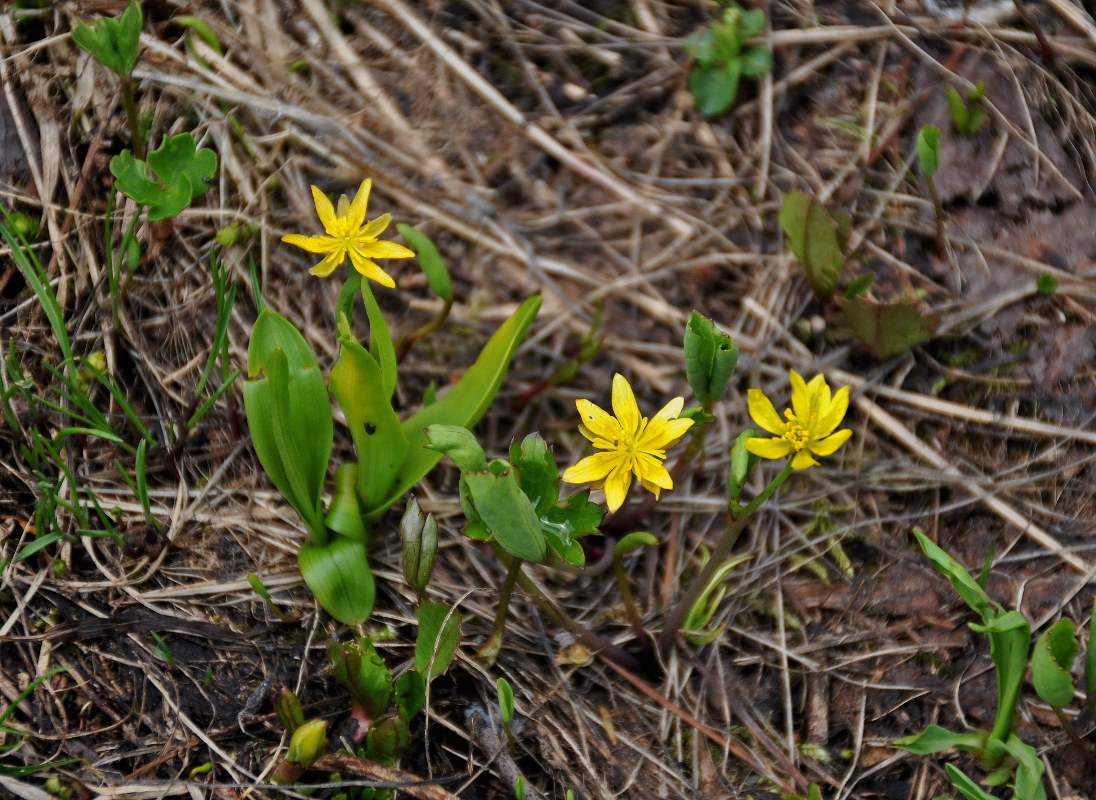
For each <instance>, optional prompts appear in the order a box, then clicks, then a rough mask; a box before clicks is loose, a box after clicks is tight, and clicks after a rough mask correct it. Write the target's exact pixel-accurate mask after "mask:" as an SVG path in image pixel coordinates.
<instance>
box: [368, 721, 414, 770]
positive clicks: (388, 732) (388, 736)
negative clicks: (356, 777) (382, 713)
mask: <svg viewBox="0 0 1096 800" xmlns="http://www.w3.org/2000/svg"><path fill="white" fill-rule="evenodd" d="M410 742H411V730H410V729H409V728H408V727H407V723H406V722H404V721H403V719H401V718H400V717H393V716H386V717H382V718H381V719H379V720H377V721H376V722H374V723H373V725H372V726H371V727H370V728H369V733H367V734H366V736H365V755H366V758H368V759H369V760H371V761H376V762H377V763H379V764H391V763H393V761H394V760H395V758H396V756H398V755H399V754H400V753H402V752H403V751H404V750H405V749H407V745H408V744H409V743H410Z"/></svg>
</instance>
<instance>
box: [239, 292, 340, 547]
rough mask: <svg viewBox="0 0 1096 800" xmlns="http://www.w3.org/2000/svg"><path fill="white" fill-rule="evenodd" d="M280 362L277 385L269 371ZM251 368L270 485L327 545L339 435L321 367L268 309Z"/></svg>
mask: <svg viewBox="0 0 1096 800" xmlns="http://www.w3.org/2000/svg"><path fill="white" fill-rule="evenodd" d="M275 353H281V356H275ZM275 360H277V361H278V363H279V367H278V368H277V369H278V374H279V378H278V381H275V380H274V379H273V378H272V376H271V375H270V373H269V371H268V370H269V368H270V367H271V365H272V362H273V361H275ZM282 365H284V370H283V369H281V366H282ZM247 369H248V377H249V378H251V380H248V381H246V382H245V383H244V387H243V392H244V408H245V410H246V413H247V422H248V427H249V428H250V429H251V440H252V443H253V444H254V445H255V453H256V454H257V455H258V457H259V462H260V463H261V464H262V465H263V469H265V470H266V474H267V475H268V476H269V477H270V480H271V482H272V483H273V484H274V486H275V487H276V488H277V489H278V491H280V492H281V493H282V494H283V495H284V496H285V498H286V500H288V501H289V503H290V505H292V506H293V507H294V508H295V509H296V510H297V513H298V514H300V515H301V519H303V520H304V522H305V524H306V525H307V526H308V529H309V530H310V531H311V532H312V535H313V537H314V538H315V539H316V541H317V542H319V543H320V544H322V543H323V542H325V541H326V537H327V528H326V526H325V524H324V521H323V514H322V513H321V510H320V495H321V491H322V489H323V481H324V477H325V475H326V472H327V462H328V459H329V458H330V455H331V444H332V439H333V436H334V431H333V425H332V422H331V405H330V400H329V399H328V395H327V388H326V387H325V386H324V381H323V375H322V374H321V373H320V368H319V365H318V364H317V363H316V358H315V356H313V355H312V351H311V349H309V347H308V343H307V342H306V341H305V340H304V337H303V336H302V335H301V334H300V331H298V330H297V329H296V328H295V327H293V325H292V323H290V322H289V321H288V320H286V319H284V318H283V317H280V316H278V315H277V314H275V313H274V312H273V311H270V310H269V309H267V310H264V311H263V312H262V313H261V314H259V319H258V320H256V322H255V327H254V328H253V329H252V332H251V342H250V344H249V345H248V351H247ZM264 372H266V374H265V376H264V377H261V378H258V377H257V376H259V375H260V374H262V373H264ZM279 381H280V382H281V385H278V382H279Z"/></svg>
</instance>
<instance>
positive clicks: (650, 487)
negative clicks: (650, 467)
mask: <svg viewBox="0 0 1096 800" xmlns="http://www.w3.org/2000/svg"><path fill="white" fill-rule="evenodd" d="M640 483H641V484H643V488H644V489H646V490H647V491H648V492H650V493H651V494H653V495H654V496H655V500H657V499H658V497H659V494H660V493H661V492H662V487H660V486H657V485H655V484H653V483H650V482H649V481H644V480H641V481H640Z"/></svg>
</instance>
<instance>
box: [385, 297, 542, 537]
mask: <svg viewBox="0 0 1096 800" xmlns="http://www.w3.org/2000/svg"><path fill="white" fill-rule="evenodd" d="M540 303H541V298H540V295H533V296H532V297H530V298H529V299H528V300H526V301H525V302H524V303H522V304H521V305H520V306H519V307H518V309H517V310H516V311H515V312H514V314H513V315H512V316H511V317H510V319H508V320H507V321H506V322H504V323H503V324H502V327H500V328H499V329H498V331H496V332H495V335H494V336H492V337H491V339H490V341H488V342H487V344H486V345H485V346H484V348H483V350H482V351H481V352H480V355H479V358H477V359H476V363H475V364H473V365H472V366H471V368H469V370H468V371H467V372H466V373H464V377H462V378H461V379H460V380H459V381H458V382H457V385H456V386H454V387H453V388H452V389H450V391H449V393H448V394H447V395H445V397H442V398H440V399H438V400H437V401H435V402H434V403H431V404H430V405H428V406H426V407H425V408H423V409H422V410H421V411H419V412H417V413H415V414H413V415H411V416H410V417H409V418H408V419H406V420H404V423H403V432H404V435H405V436H406V437H407V443H408V450H407V456H406V458H404V461H403V465H402V466H401V467H400V474H399V477H398V478H397V479H396V484H395V487H394V488H393V490H392V492H391V493H390V494H389V496H388V499H387V500H385V502H384V504H383V505H382V506H381V507H380V508H376V509H373V510H372V511H371V512H370V516H371V517H375V516H379V515H380V514H382V513H383V512H384V511H385V509H387V508H388V507H389V506H390V505H392V503H394V502H396V500H398V499H399V498H400V497H402V496H403V495H404V493H405V492H406V491H407V490H408V489H410V488H411V487H412V486H414V485H415V484H416V483H418V482H419V480H420V479H421V478H422V476H423V475H425V474H426V473H427V472H429V471H430V470H431V469H433V467H434V465H435V464H437V463H438V459H440V458H441V453H438V452H437V451H433V450H428V449H426V447H425V445H426V444H427V438H426V433H425V429H426V428H427V427H429V426H432V425H439V424H440V425H459V426H461V427H464V428H471V427H472V426H473V425H475V424H476V423H477V422H478V421H479V419H480V417H482V416H483V414H484V412H486V411H487V408H488V407H489V406H490V405H491V401H492V400H494V399H495V394H496V393H497V392H498V390H499V386H501V385H502V379H503V378H504V377H505V376H506V369H507V367H509V366H510V359H511V358H513V356H514V353H515V352H516V351H517V348H518V345H519V344H520V343H521V340H522V338H523V337H524V336H525V332H526V331H527V330H528V329H529V325H530V324H532V322H533V319H534V318H535V317H536V315H537V311H538V310H539V309H540Z"/></svg>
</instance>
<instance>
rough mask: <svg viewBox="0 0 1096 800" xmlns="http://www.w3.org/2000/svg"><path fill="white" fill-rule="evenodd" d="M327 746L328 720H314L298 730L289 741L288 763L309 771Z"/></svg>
mask: <svg viewBox="0 0 1096 800" xmlns="http://www.w3.org/2000/svg"><path fill="white" fill-rule="evenodd" d="M326 746H327V720H325V719H312V720H309V721H308V722H306V723H305V724H304V725H302V726H301V727H299V728H297V730H295V731H293V737H292V738H291V739H290V740H289V752H288V753H286V756H285V758H286V761H289V762H290V763H292V764H297V765H298V766H301V767H304V768H305V769H308V768H309V767H310V766H312V764H313V763H315V761H316V759H318V758H319V757H320V756H321V755H323V749H324V748H325V747H326Z"/></svg>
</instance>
